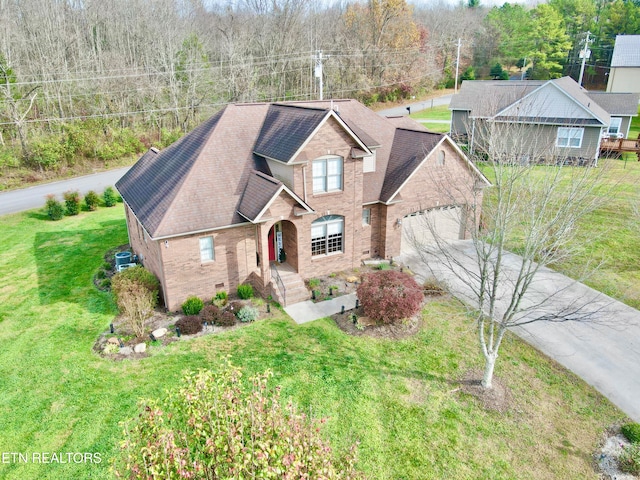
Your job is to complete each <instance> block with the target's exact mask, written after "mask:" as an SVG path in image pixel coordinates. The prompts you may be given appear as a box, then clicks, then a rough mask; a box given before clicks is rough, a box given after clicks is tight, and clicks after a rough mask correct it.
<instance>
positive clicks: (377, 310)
mask: <svg viewBox="0 0 640 480" xmlns="http://www.w3.org/2000/svg"><path fill="white" fill-rule="evenodd" d="M357 294H358V298H359V299H360V302H361V303H362V308H363V309H364V313H365V315H366V316H368V317H370V318H371V319H373V320H375V321H376V322H377V323H382V324H390V323H396V322H398V321H399V320H402V319H403V318H408V317H411V316H412V315H415V314H416V313H418V311H420V307H421V306H422V300H423V293H422V288H421V287H420V285H418V284H417V283H416V281H415V280H414V279H413V277H411V276H410V275H407V274H406V273H400V272H397V271H395V270H383V271H380V272H375V273H371V274H369V275H365V276H364V278H363V280H362V283H361V284H360V285H358V290H357Z"/></svg>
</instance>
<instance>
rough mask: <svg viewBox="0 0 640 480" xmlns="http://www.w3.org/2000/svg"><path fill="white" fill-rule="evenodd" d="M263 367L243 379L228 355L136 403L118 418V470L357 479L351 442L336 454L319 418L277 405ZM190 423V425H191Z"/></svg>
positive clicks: (123, 474)
mask: <svg viewBox="0 0 640 480" xmlns="http://www.w3.org/2000/svg"><path fill="white" fill-rule="evenodd" d="M271 377H273V373H272V372H270V371H267V372H265V373H263V374H258V375H255V376H253V377H251V378H249V379H248V380H244V379H243V378H242V372H241V371H240V370H239V369H238V368H236V367H233V366H232V365H231V364H229V363H228V362H227V363H226V365H223V367H222V370H221V371H220V372H219V373H213V372H211V371H207V370H201V371H199V372H197V373H188V374H186V375H185V377H184V378H183V380H182V382H181V385H179V386H178V387H177V388H174V389H172V390H171V391H169V393H168V394H167V395H166V397H165V398H163V399H161V400H147V401H144V402H142V403H141V404H140V406H139V413H138V414H137V415H135V416H134V417H133V419H132V420H131V421H129V422H127V424H126V425H125V426H124V432H125V433H124V434H125V439H124V442H122V454H121V456H120V457H119V458H118V459H117V460H116V464H115V467H114V468H115V473H116V476H117V477H119V478H152V477H153V478H261V479H266V478H279V479H285V480H286V479H298V478H308V479H319V478H325V479H329V478H330V479H334V480H355V479H358V478H361V474H360V473H359V472H357V471H356V470H355V461H356V458H355V453H356V452H355V445H354V446H352V447H351V449H350V451H349V452H345V453H342V454H338V453H336V452H334V451H332V449H331V448H330V446H329V444H328V443H327V442H326V441H325V440H324V439H323V438H322V436H321V428H320V427H321V422H320V421H318V420H314V419H311V418H309V417H307V416H306V415H305V414H302V413H299V412H298V411H297V409H296V407H294V405H293V404H292V403H291V402H290V403H288V404H287V406H286V407H283V406H282V405H283V402H281V399H280V389H279V388H274V387H273V386H272V385H270V383H269V379H270V378H271ZM194 426H195V428H194Z"/></svg>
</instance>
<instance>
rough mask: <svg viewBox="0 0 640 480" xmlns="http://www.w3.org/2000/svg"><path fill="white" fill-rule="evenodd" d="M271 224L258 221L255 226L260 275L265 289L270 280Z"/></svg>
mask: <svg viewBox="0 0 640 480" xmlns="http://www.w3.org/2000/svg"><path fill="white" fill-rule="evenodd" d="M272 226H273V225H272V224H264V223H260V224H259V225H257V226H256V230H257V232H256V236H257V237H258V253H259V254H260V277H261V278H262V283H263V285H264V287H265V289H266V287H267V285H268V284H269V282H270V281H271V268H270V266H269V239H268V237H269V230H271V227H272Z"/></svg>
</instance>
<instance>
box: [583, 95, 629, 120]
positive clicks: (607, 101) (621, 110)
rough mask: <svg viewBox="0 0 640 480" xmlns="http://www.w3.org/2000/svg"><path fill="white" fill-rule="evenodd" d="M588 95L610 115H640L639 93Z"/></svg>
mask: <svg viewBox="0 0 640 480" xmlns="http://www.w3.org/2000/svg"><path fill="white" fill-rule="evenodd" d="M588 95H589V98H591V99H592V100H593V101H594V102H596V103H597V104H598V105H600V106H601V107H602V108H604V109H605V110H606V111H607V112H608V113H609V115H623V116H627V115H628V116H634V117H635V116H637V115H638V97H640V94H638V93H610V92H589V93H588Z"/></svg>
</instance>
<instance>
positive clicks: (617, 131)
mask: <svg viewBox="0 0 640 480" xmlns="http://www.w3.org/2000/svg"><path fill="white" fill-rule="evenodd" d="M614 120H615V121H616V123H617V125H616V129H615V131H611V127H613V123H614V122H613V121H614ZM621 129H622V117H611V123H610V124H609V128H608V129H607V134H608V135H617V134H618V133H620V130H621Z"/></svg>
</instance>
